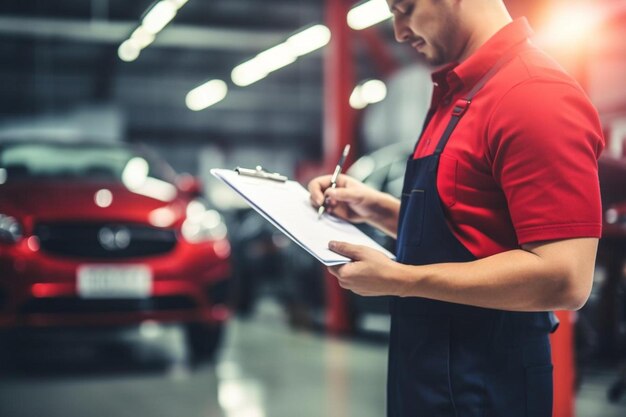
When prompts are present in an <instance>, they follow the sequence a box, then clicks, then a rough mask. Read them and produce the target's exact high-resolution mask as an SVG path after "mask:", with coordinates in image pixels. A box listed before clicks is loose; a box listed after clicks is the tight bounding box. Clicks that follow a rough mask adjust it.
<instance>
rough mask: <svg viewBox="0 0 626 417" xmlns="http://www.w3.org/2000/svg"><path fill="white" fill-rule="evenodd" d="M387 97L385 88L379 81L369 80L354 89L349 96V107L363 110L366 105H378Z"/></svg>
mask: <svg viewBox="0 0 626 417" xmlns="http://www.w3.org/2000/svg"><path fill="white" fill-rule="evenodd" d="M386 96H387V86H386V85H385V83H384V82H382V81H380V80H369V81H366V82H364V83H362V84H360V85H357V86H356V87H354V90H352V94H350V107H352V108H353V109H357V110H360V109H363V108H365V107H366V106H367V105H368V104H373V103H378V102H379V101H382V100H384V99H385V97H386Z"/></svg>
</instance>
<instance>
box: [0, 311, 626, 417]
mask: <svg viewBox="0 0 626 417" xmlns="http://www.w3.org/2000/svg"><path fill="white" fill-rule="evenodd" d="M260 310H261V311H260V312H259V313H258V314H257V315H256V316H255V317H254V318H252V319H250V320H247V321H240V320H233V321H231V323H230V326H229V329H228V333H227V339H226V343H225V346H224V349H223V352H222V355H221V356H220V359H219V361H218V363H217V365H216V366H210V365H204V366H201V367H199V368H197V369H190V368H189V367H187V366H186V365H185V357H186V353H185V349H184V346H183V345H182V344H181V340H182V333H181V331H180V329H178V328H176V327H172V328H164V329H161V330H158V329H156V328H148V329H147V330H146V328H144V329H143V330H142V331H141V336H142V338H143V340H142V341H141V342H140V344H141V345H143V347H142V348H141V349H140V350H139V351H138V353H137V352H135V353H137V354H134V355H131V356H125V354H123V353H120V352H118V353H111V352H109V353H108V354H107V356H106V359H103V358H102V357H99V356H98V354H97V353H95V351H93V350H89V349H88V348H86V347H85V346H83V345H82V344H80V345H76V344H72V343H69V344H68V343H64V344H63V345H62V347H52V346H48V348H44V349H41V348H40V349H39V350H37V349H34V350H32V351H31V352H25V353H24V354H25V355H26V357H27V358H28V361H29V363H32V364H35V365H34V366H32V367H30V368H29V369H18V370H12V371H10V370H3V371H0V372H2V373H1V374H0V416H1V417H46V416H49V417H57V416H58V417H83V416H84V417H100V416H102V417H131V416H132V417H137V416H145V417H174V416H176V417H178V416H181V417H294V416H298V417H320V416H323V417H353V416H354V417H356V416H358V417H370V416H371V417H374V416H376V417H382V416H384V413H385V385H384V384H385V373H386V347H385V345H384V343H374V342H350V341H348V340H333V339H329V338H327V337H324V336H322V335H318V334H311V333H306V332H292V331H290V330H289V328H288V327H287V326H286V325H284V324H282V323H284V317H282V314H281V312H280V310H278V309H277V308H275V307H274V306H272V305H264V307H263V308H261V309H260ZM65 342H67V341H65ZM155 359H156V360H155ZM155 364H159V365H161V366H153V365H155ZM163 364H167V366H166V367H165V368H164V367H163V366H162V365H163ZM616 372H617V371H616V370H615V371H611V370H606V371H598V370H595V371H591V372H588V374H586V375H585V379H584V384H583V386H582V389H581V392H580V394H579V398H578V401H577V416H578V417H616V416H621V417H623V416H624V415H626V396H625V397H624V398H622V400H621V402H620V403H619V404H617V405H610V404H608V403H607V402H606V400H605V398H606V388H607V385H608V384H609V383H610V382H611V381H612V380H613V378H614V377H615V375H616Z"/></svg>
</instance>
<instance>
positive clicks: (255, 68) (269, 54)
mask: <svg viewBox="0 0 626 417" xmlns="http://www.w3.org/2000/svg"><path fill="white" fill-rule="evenodd" d="M329 41H330V30H329V29H328V28H327V27H326V26H324V25H315V26H311V27H310V28H307V29H305V30H303V31H301V32H299V33H296V34H295V35H293V36H291V37H290V38H289V39H287V40H286V41H285V42H283V43H281V44H278V45H276V46H274V47H272V48H270V49H268V50H266V51H263V52H261V53H259V54H258V55H257V56H255V57H254V58H252V59H250V60H248V61H246V62H244V63H242V64H239V65H237V66H236V67H235V68H234V69H233V71H232V72H231V74H230V75H231V78H232V80H233V83H235V84H236V85H238V86H240V87H246V86H248V85H250V84H253V83H255V82H257V81H259V80H262V79H263V78H265V77H266V76H267V75H268V74H269V73H270V72H273V71H276V70H278V69H280V68H283V67H285V66H287V65H289V64H291V63H293V62H294V61H295V60H296V59H297V58H298V57H300V56H302V55H306V54H308V53H309V52H313V51H315V50H317V49H319V48H321V47H323V46H324V45H326V44H328V42H329Z"/></svg>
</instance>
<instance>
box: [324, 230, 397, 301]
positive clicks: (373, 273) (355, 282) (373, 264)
mask: <svg viewBox="0 0 626 417" xmlns="http://www.w3.org/2000/svg"><path fill="white" fill-rule="evenodd" d="M328 247H329V249H330V250H332V251H333V252H337V253H339V254H341V255H344V256H346V257H348V258H350V259H352V260H353V262H350V263H347V264H343V265H338V266H331V267H328V270H329V271H330V273H331V274H333V275H334V276H336V277H337V280H338V281H339V285H340V286H341V287H342V288H345V289H348V290H350V291H352V292H354V293H356V294H359V295H364V296H376V295H403V293H404V291H405V286H406V282H404V281H403V280H402V279H400V278H399V277H400V276H401V274H399V273H398V267H399V266H400V265H399V264H398V263H396V262H394V261H392V260H391V259H389V258H388V257H387V256H386V255H385V254H383V253H382V252H379V251H377V250H375V249H371V248H368V247H366V246H360V245H352V244H350V243H345V242H335V241H331V242H330V243H329V244H328Z"/></svg>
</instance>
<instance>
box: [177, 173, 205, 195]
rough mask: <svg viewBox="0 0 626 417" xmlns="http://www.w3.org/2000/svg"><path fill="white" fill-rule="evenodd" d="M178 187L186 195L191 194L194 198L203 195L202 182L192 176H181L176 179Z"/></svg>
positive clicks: (185, 174)
mask: <svg viewBox="0 0 626 417" xmlns="http://www.w3.org/2000/svg"><path fill="white" fill-rule="evenodd" d="M176 185H177V186H178V189H179V190H180V191H182V192H183V193H185V194H190V195H192V196H194V197H199V196H200V195H202V182H201V181H200V179H198V178H196V177H194V176H193V175H191V174H187V173H184V174H180V175H179V176H178V177H177V178H176Z"/></svg>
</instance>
